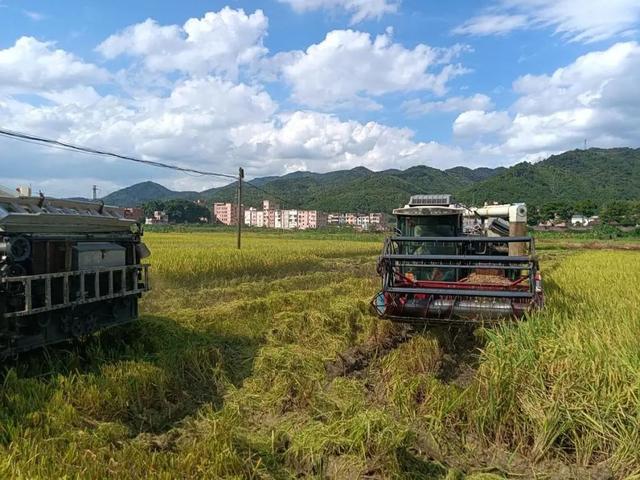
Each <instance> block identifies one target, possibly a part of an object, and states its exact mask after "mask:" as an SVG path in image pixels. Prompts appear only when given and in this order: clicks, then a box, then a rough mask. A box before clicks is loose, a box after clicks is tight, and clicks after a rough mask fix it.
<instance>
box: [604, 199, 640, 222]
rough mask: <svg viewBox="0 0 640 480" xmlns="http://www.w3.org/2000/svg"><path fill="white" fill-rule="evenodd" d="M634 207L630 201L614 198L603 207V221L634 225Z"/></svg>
mask: <svg viewBox="0 0 640 480" xmlns="http://www.w3.org/2000/svg"><path fill="white" fill-rule="evenodd" d="M633 213H634V212H633V209H632V206H631V203H630V202H625V201H623V200H614V201H612V202H609V203H607V204H606V205H605V207H604V208H603V209H602V215H601V217H602V221H603V222H604V223H613V222H615V223H619V224H621V225H634V224H635V222H634V221H633Z"/></svg>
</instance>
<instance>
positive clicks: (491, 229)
mask: <svg viewBox="0 0 640 480" xmlns="http://www.w3.org/2000/svg"><path fill="white" fill-rule="evenodd" d="M393 213H394V215H396V217H397V228H396V235H395V236H392V237H389V238H387V239H386V240H385V243H384V249H383V252H382V255H381V256H380V259H379V261H378V273H379V275H380V276H381V277H382V291H381V292H380V293H378V294H377V295H376V296H375V297H374V298H373V300H372V306H373V308H374V310H375V312H376V313H377V314H378V315H379V316H380V317H382V318H386V319H389V320H394V321H399V322H406V323H414V324H429V323H462V324H464V323H471V324H478V323H480V324H482V323H496V322H498V321H504V320H508V319H517V318H522V316H523V315H524V314H525V313H526V312H528V311H531V310H534V309H538V308H541V307H542V305H543V298H544V297H543V292H542V280H541V276H540V271H539V266H538V260H537V257H536V253H535V244H534V240H533V238H531V237H529V236H526V231H527V224H526V222H527V208H526V205H525V204H523V203H515V204H511V205H487V206H484V207H480V208H466V207H464V206H462V205H459V204H456V203H455V202H454V201H453V199H452V198H451V195H415V196H412V197H411V199H410V200H409V204H408V205H406V206H405V207H404V208H398V209H395V210H394V211H393Z"/></svg>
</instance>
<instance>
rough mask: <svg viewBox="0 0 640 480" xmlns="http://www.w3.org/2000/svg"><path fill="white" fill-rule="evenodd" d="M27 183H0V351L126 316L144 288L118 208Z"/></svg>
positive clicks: (130, 223)
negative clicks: (13, 186) (54, 195)
mask: <svg viewBox="0 0 640 480" xmlns="http://www.w3.org/2000/svg"><path fill="white" fill-rule="evenodd" d="M29 190H30V189H28V188H21V189H19V191H20V195H15V194H14V193H12V192H9V191H7V190H4V189H0V358H6V357H8V356H10V355H15V354H17V353H19V352H23V351H26V350H30V349H33V348H37V347H41V346H43V345H47V344H52V343H57V342H61V341H65V340H70V339H73V338H83V337H86V336H87V335H90V334H91V333H93V332H96V331H98V330H100V329H103V328H106V327H110V326H113V325H119V324H123V323H126V322H130V321H132V320H133V319H135V318H136V317H137V315H138V298H139V297H140V296H141V295H142V293H144V292H146V291H147V290H148V289H149V284H148V280H147V278H148V277H147V267H148V266H147V265H143V264H141V263H140V260H141V259H143V258H145V257H146V256H148V255H149V251H148V250H147V248H146V246H145V245H144V244H143V243H142V242H141V240H140V237H141V231H140V227H139V225H138V224H137V223H136V222H135V221H134V220H129V219H126V218H124V216H123V211H122V210H121V209H118V208H115V207H107V206H104V205H103V204H101V203H92V202H80V201H71V200H56V199H48V198H44V197H43V196H42V195H41V196H40V197H31V196H30V191H29Z"/></svg>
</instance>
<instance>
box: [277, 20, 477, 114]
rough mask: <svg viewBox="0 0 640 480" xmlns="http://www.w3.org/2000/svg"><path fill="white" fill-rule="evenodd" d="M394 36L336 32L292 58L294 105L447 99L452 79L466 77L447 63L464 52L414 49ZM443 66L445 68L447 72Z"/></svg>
mask: <svg viewBox="0 0 640 480" xmlns="http://www.w3.org/2000/svg"><path fill="white" fill-rule="evenodd" d="M391 33H392V32H391V31H390V30H388V31H387V33H385V34H383V35H378V36H376V37H375V38H372V37H371V35H369V34H368V33H364V32H358V31H354V30H334V31H332V32H329V33H328V34H327V36H326V37H325V39H324V40H323V41H322V42H320V43H318V44H314V45H311V46H310V47H309V48H307V50H306V51H305V52H304V53H302V52H299V53H298V54H297V55H292V56H291V57H290V58H289V62H288V63H286V62H285V63H284V65H283V66H282V75H283V78H284V80H285V81H286V82H288V83H289V84H290V85H291V87H292V90H293V94H292V96H293V99H294V100H296V101H297V102H299V103H302V104H304V105H308V106H311V107H318V108H330V107H336V106H349V107H353V106H365V107H368V108H373V109H375V108H378V107H379V106H378V105H377V104H376V103H375V101H374V100H373V99H372V97H376V96H380V95H384V94H387V93H392V92H400V91H402V92H407V91H420V90H426V91H431V92H433V93H435V94H436V95H443V94H444V93H445V92H446V91H447V83H448V82H449V80H451V79H452V78H453V77H455V76H457V75H460V74H462V73H466V72H467V70H466V69H465V68H463V67H462V66H461V65H457V64H452V63H447V62H450V61H451V60H452V59H453V57H455V56H456V55H459V54H460V53H461V52H463V51H465V49H464V48H462V47H460V46H454V47H452V48H450V49H439V48H432V47H429V46H427V45H424V44H419V45H417V46H416V47H415V48H413V49H408V48H405V47H404V46H403V45H401V44H399V43H393V40H392V36H391ZM443 64H444V66H443Z"/></svg>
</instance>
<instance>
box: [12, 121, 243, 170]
mask: <svg viewBox="0 0 640 480" xmlns="http://www.w3.org/2000/svg"><path fill="white" fill-rule="evenodd" d="M0 136H3V137H7V138H12V139H15V140H22V141H26V142H28V143H34V142H35V143H37V144H39V145H43V146H48V147H53V148H60V147H62V148H66V149H68V150H73V151H77V152H83V153H88V154H92V155H101V156H105V157H113V158H118V159H120V160H126V161H130V162H135V163H141V164H144V165H150V166H153V167H158V168H167V169H169V170H176V171H179V172H184V173H194V174H198V175H205V176H210V177H223V178H233V179H236V178H237V176H236V175H229V174H226V173H218V172H208V171H204V170H196V169H193V168H186V167H180V166H178V165H171V164H168V163H163V162H157V161H154V160H143V159H141V158H135V157H130V156H128V155H120V154H119V153H113V152H108V151H105V150H98V149H95V148H89V147H82V146H80V145H74V144H72V143H67V142H61V141H58V140H52V139H50V138H44V137H40V136H37V135H31V134H28V133H22V132H14V131H11V130H6V129H3V128H0Z"/></svg>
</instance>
